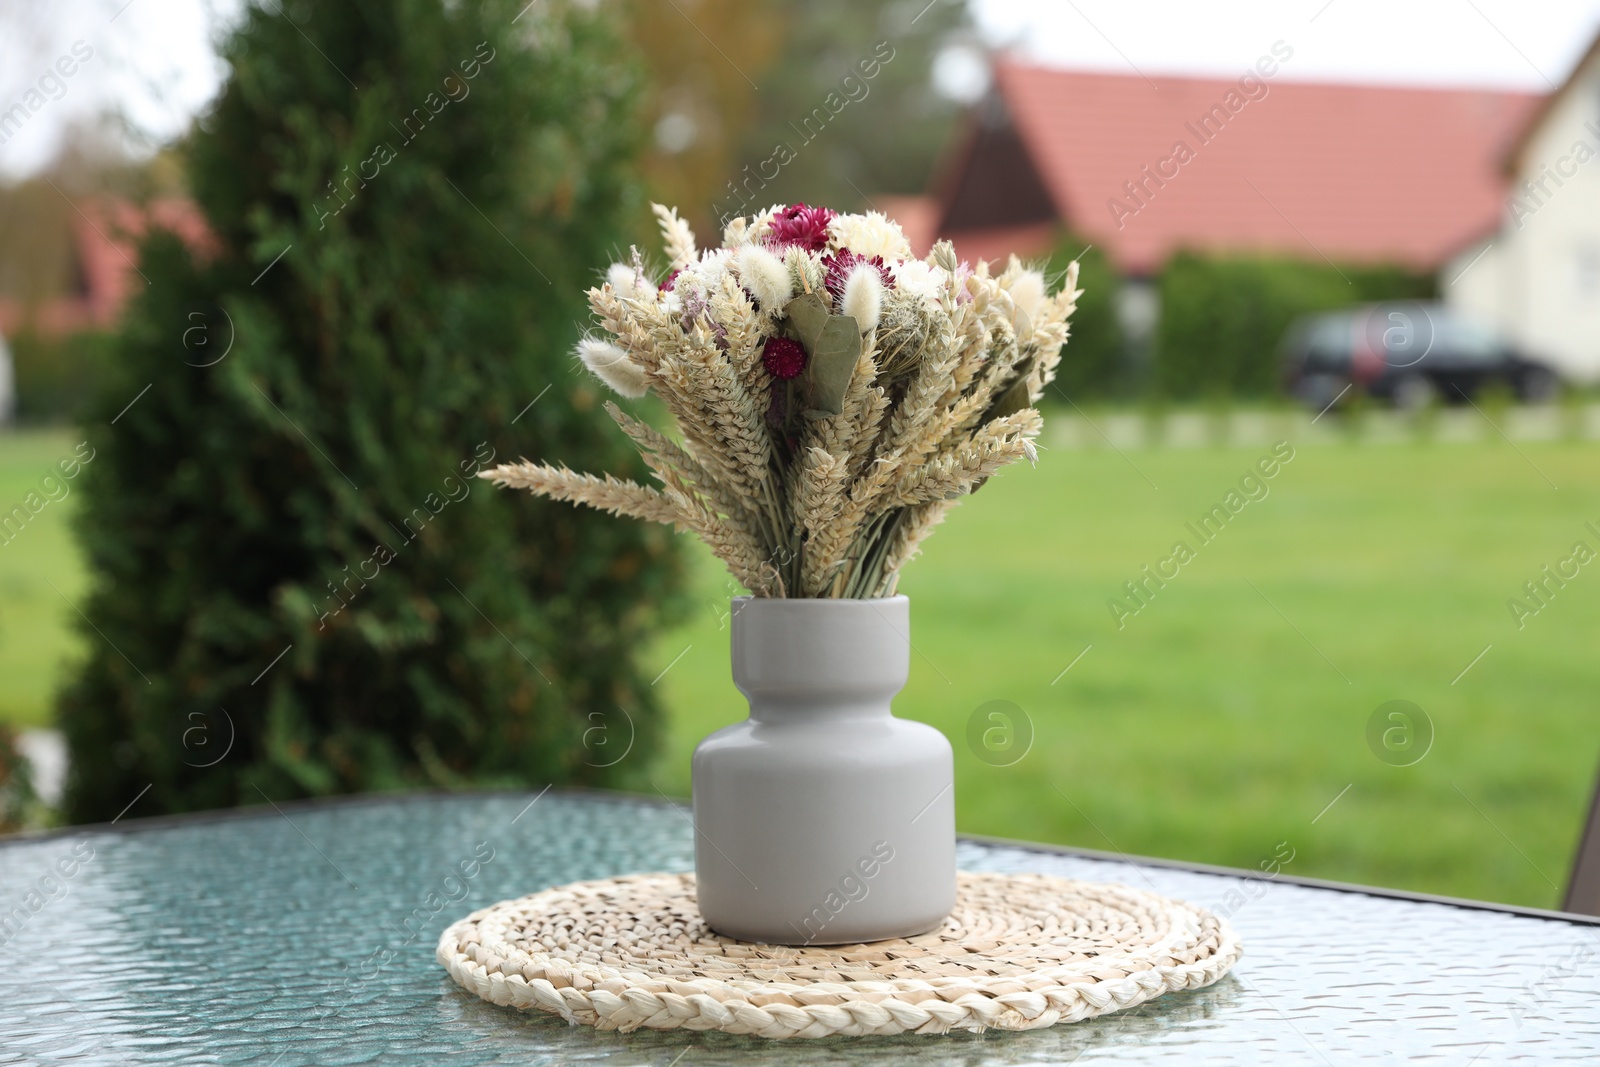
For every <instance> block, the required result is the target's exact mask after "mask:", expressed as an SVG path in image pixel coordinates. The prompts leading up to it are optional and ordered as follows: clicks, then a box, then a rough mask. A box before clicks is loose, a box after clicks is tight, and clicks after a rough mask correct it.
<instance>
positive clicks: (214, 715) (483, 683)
mask: <svg viewBox="0 0 1600 1067" xmlns="http://www.w3.org/2000/svg"><path fill="white" fill-rule="evenodd" d="M519 12H520V17H519ZM313 43H314V44H315V47H312V44H313ZM223 55H224V58H225V60H226V61H227V63H228V64H229V65H230V71H231V73H230V78H229V80H228V82H227V84H226V86H225V87H224V89H223V92H222V95H221V97H220V99H219V101H218V102H217V104H216V105H215V107H214V108H213V109H212V111H211V112H210V113H209V114H208V115H206V116H205V117H203V118H202V119H201V121H200V124H199V129H198V132H197V133H196V134H195V135H194V139H193V142H192V144H191V145H190V146H189V159H190V167H191V169H190V174H191V180H192V182H193V186H194V193H195V197H196V200H197V201H198V203H199V204H200V206H201V208H202V210H203V211H204V213H205V215H206V217H207V219H208V222H209V225H210V227H211V230H212V232H213V234H214V235H215V246H216V247H215V249H214V250H213V251H211V252H208V253H205V254H199V253H194V252H191V251H190V250H189V249H187V248H186V247H185V246H184V245H183V244H182V243H181V242H179V241H178V240H177V239H176V238H175V237H173V236H172V235H170V234H154V235H152V236H151V237H150V238H149V239H147V240H146V241H145V242H144V245H143V248H142V251H141V255H142V257H143V258H142V260H141V266H142V269H143V270H144V272H145V274H146V275H148V277H149V278H150V281H151V284H150V285H149V286H148V287H144V288H142V289H141V291H140V293H139V295H138V298H137V300H136V302H135V303H134V305H133V306H132V307H131V309H130V311H129V313H128V316H127V318H126V320H125V323H124V329H123V334H122V337H121V341H120V347H119V351H118V358H117V360H116V362H115V365H114V367H113V369H112V371H111V373H110V375H109V376H108V381H107V382H106V384H105V385H104V387H103V388H102V389H100V390H99V391H98V392H97V394H96V397H95V400H94V402H93V407H92V410H91V412H90V415H89V425H90V426H91V427H92V429H91V430H90V431H89V437H90V440H91V442H92V444H93V446H94V447H95V448H96V449H97V450H98V457H97V458H96V460H95V462H94V464H93V466H92V467H90V468H89V469H88V470H87V471H86V472H85V475H84V485H83V490H82V491H83V501H82V504H81V505H80V512H79V517H80V524H79V529H80V534H81V537H82V540H83V542H84V547H85V550H86V552H87V556H88V561H89V564H90V570H91V576H92V583H93V584H92V591H91V593H90V595H89V596H88V598H87V601H86V602H80V605H79V606H81V607H82V608H83V609H84V611H85V613H86V615H87V625H86V626H85V628H84V634H85V639H86V643H87V645H88V647H89V648H90V653H89V657H88V660H87V662H86V663H85V664H83V666H82V670H81V672H80V674H79V676H78V678H77V679H76V681H75V682H74V683H72V684H71V685H69V687H68V688H67V689H66V690H65V692H64V693H63V694H62V696H61V698H60V703H59V712H60V722H61V725H62V727H63V729H64V730H65V732H66V735H67V739H68V743H69V745H70V752H71V768H70V772H69V781H68V786H67V788H68V794H67V801H66V807H67V814H68V816H69V817H70V818H71V819H73V820H89V819H102V818H108V817H110V816H111V815H114V814H115V813H116V812H117V811H119V810H120V809H121V808H122V807H123V806H124V805H126V804H127V803H128V802H129V800H131V799H132V798H133V797H134V796H136V795H137V794H138V793H139V791H140V790H141V789H142V788H144V786H145V785H146V783H154V787H153V788H152V789H151V790H150V792H149V794H148V796H147V798H146V800H145V801H143V802H142V803H141V806H140V810H141V811H142V812H146V813H149V812H154V811H173V810H183V809H194V808H202V807H213V806H222V805H231V804H239V803H256V804H259V803H262V802H263V799H264V798H266V797H270V798H271V799H272V800H274V801H279V800H283V799H287V798H290V797H297V796H307V795H321V794H331V793H340V792H350V791H359V790H375V789H390V788H397V787H409V786H424V785H436V786H450V785H458V784H465V783H504V784H532V783H546V782H552V781H574V780H578V781H586V782H614V781H619V780H625V779H631V780H637V778H638V776H639V774H640V771H639V768H640V766H641V761H642V760H644V759H645V758H647V756H648V754H649V752H650V751H651V749H652V746H653V744H654V742H655V740H656V738H657V735H658V733H659V730H660V727H659V709H658V707H657V704H656V701H655V699H654V697H653V690H652V689H651V688H650V686H649V684H648V681H649V679H648V676H646V675H645V674H642V673H641V669H640V666H639V663H638V655H639V653H640V651H641V648H642V646H643V645H644V644H645V642H646V640H647V639H648V636H649V635H650V634H651V633H652V632H653V630H654V628H655V626H657V625H658V624H659V623H660V622H661V621H662V620H663V617H664V615H668V614H671V613H672V612H674V611H675V610H677V609H678V607H679V605H680V604H681V597H682V593H681V583H682V578H683V570H682V565H681V563H680V560H679V557H678V555H677V552H676V548H675V543H674V541H673V539H672V535H671V533H670V531H668V530H666V529H665V528H662V527H655V526H649V527H647V526H645V525H643V524H637V523H630V522H624V521H618V520H615V519H612V518H610V517H607V516H605V515H601V514H596V513H593V512H587V511H582V510H579V509H576V508H571V507H567V506H565V505H561V504H550V503H542V502H539V501H536V500H534V499H532V498H529V497H526V496H513V495H511V494H509V493H504V492H497V491H495V490H493V489H491V488H490V487H489V486H488V485H487V483H485V482H481V481H478V480H476V479H475V478H473V477H472V475H473V473H474V472H475V471H476V470H478V469H481V468H482V467H484V466H486V465H488V464H490V463H492V462H497V461H500V460H504V459H513V458H515V457H516V456H518V455H521V454H526V455H529V456H538V457H544V458H549V459H552V460H556V461H566V462H569V463H571V464H572V465H574V466H579V467H585V468H591V469H608V470H613V471H617V472H619V473H624V474H629V475H632V476H634V477H642V476H643V472H642V471H641V470H640V466H639V463H638V461H637V458H636V456H635V454H634V451H633V449H632V448H631V447H630V446H629V445H628V443H627V441H626V439H625V438H624V437H623V435H622V434H621V433H619V432H617V430H616V429H615V427H613V426H612V425H611V424H610V422H609V420H607V419H606V418H605V416H604V414H603V413H602V412H601V411H600V407H599V405H600V401H601V398H600V397H599V395H598V393H597V389H596V388H595V387H594V386H592V385H591V384H590V379H589V378H588V377H587V376H579V375H576V374H575V373H574V370H573V367H574V364H573V361H572V359H571V356H570V355H569V352H570V346H571V345H572V343H573V341H574V339H575V337H576V334H577V331H578V328H579V323H581V322H582V321H584V320H586V319H587V317H588V313H587V310H586V307H585V302H584V298H583V296H582V289H583V288H585V287H586V286H587V285H588V284H590V283H591V282H592V281H593V280H594V279H595V278H596V277H597V275H598V270H597V268H598V267H600V266H603V265H604V264H605V263H606V262H609V260H610V258H611V256H612V254H614V253H615V252H617V251H618V250H619V246H622V245H623V241H622V239H621V229H620V221H619V220H620V219H622V218H623V217H624V216H628V215H636V214H637V213H638V212H639V210H640V194H639V192H638V191H637V189H636V187H635V185H634V183H633V181H632V179H631V177H630V167H631V160H632V157H633V154H634V152H635V149H636V144H637V130H636V124H635V123H634V121H633V119H632V115H633V107H634V99H635V75H634V73H633V70H632V68H631V67H630V66H629V65H628V64H627V63H625V62H624V61H623V59H622V57H623V56H624V55H625V52H624V50H622V49H621V48H620V47H619V45H618V42H617V40H616V38H615V37H614V36H613V34H612V33H611V32H610V30H609V28H608V26H607V24H606V19H605V17H604V16H603V14H600V13H596V12H594V11H592V10H590V6H589V5H583V4H568V3H562V2H560V0H547V2H545V3H541V4H537V5H531V6H530V5H526V2H525V0H510V2H501V0H485V2H482V3H474V4H458V3H454V2H452V0H359V2H344V3H338V4H320V3H318V4H312V3H298V4H297V3H293V2H289V3H286V4H285V5H284V8H283V9H282V10H280V9H279V8H278V7H277V5H271V6H264V7H256V6H253V5H251V6H248V7H246V9H245V12H244V14H243V17H242V19H241V23H240V26H239V28H238V30H237V31H236V32H235V33H234V35H233V36H232V37H231V39H230V40H229V41H228V42H227V43H226V44H225V46H224V49H223ZM147 384H148V385H150V386H151V388H150V389H149V390H148V392H146V393H144V395H143V396H142V398H141V399H138V400H137V402H134V403H133V404H132V406H131V407H128V405H129V403H130V401H132V400H134V398H135V397H136V396H138V395H139V394H140V393H141V390H144V389H145V386H146V385H147ZM124 407H127V411H126V413H124V414H123V415H122V416H121V418H120V419H119V420H118V422H117V424H116V425H115V426H111V425H109V423H110V419H111V418H112V417H113V416H115V415H116V414H117V413H118V411H120V410H121V409H123V408H124ZM513 423H515V425H513ZM620 712H626V716H627V718H626V719H624V717H623V715H622V714H620ZM613 726H614V727H615V729H614V730H603V731H602V732H609V733H610V735H611V736H610V740H611V741H613V742H614V743H613V744H612V746H611V747H609V748H606V749H604V750H598V749H595V748H590V749H586V748H585V747H584V745H585V743H592V741H593V738H594V736H595V730H596V727H613ZM629 745H631V754H630V756H629V758H628V759H625V760H622V761H621V762H620V763H618V762H616V761H615V760H614V759H612V756H613V755H614V754H617V753H619V752H620V751H621V750H622V749H623V748H625V747H626V746H629ZM608 762H610V763H612V765H611V766H609V767H608V766H606V764H607V763H608Z"/></svg>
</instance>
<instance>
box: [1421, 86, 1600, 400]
mask: <svg viewBox="0 0 1600 1067" xmlns="http://www.w3.org/2000/svg"><path fill="white" fill-rule="evenodd" d="M1522 160H1523V165H1522V170H1521V172H1520V173H1519V174H1518V175H1517V176H1516V178H1515V180H1514V182H1513V185H1512V187H1511V189H1510V193H1509V196H1508V201H1507V205H1506V215H1505V222H1504V224H1503V226H1502V227H1501V230H1500V233H1499V235H1498V236H1497V237H1496V238H1495V240H1494V243H1493V246H1492V247H1491V248H1490V250H1489V251H1488V252H1487V253H1486V254H1485V255H1484V256H1483V258H1482V259H1481V260H1479V261H1477V262H1476V263H1472V262H1471V260H1472V257H1473V256H1474V255H1476V254H1477V252H1478V251H1479V249H1480V248H1481V247H1482V246H1481V245H1480V246H1477V247H1474V248H1471V249H1468V250H1467V251H1466V252H1464V253H1463V254H1462V255H1461V256H1459V257H1457V259H1456V260H1455V261H1453V262H1452V263H1450V264H1448V265H1447V266H1446V267H1445V269H1444V271H1443V272H1442V273H1441V277H1440V283H1441V285H1440V287H1441V289H1442V290H1443V291H1444V295H1445V299H1446V300H1448V301H1449V302H1450V303H1451V304H1453V305H1455V306H1457V307H1460V308H1462V309H1463V310H1466V311H1469V312H1472V313H1475V314H1477V315H1478V316H1480V317H1482V318H1484V319H1486V320H1488V321H1489V322H1491V323H1493V324H1495V325H1497V326H1499V327H1500V329H1501V330H1502V331H1503V332H1504V333H1506V334H1507V335H1508V336H1509V337H1510V338H1511V339H1512V340H1513V341H1515V342H1516V343H1517V344H1518V345H1519V346H1520V347H1521V348H1522V349H1523V350H1525V351H1526V352H1527V353H1528V354H1529V355H1532V356H1535V357H1538V358H1542V359H1545V360H1547V361H1549V362H1550V363H1551V364H1552V365H1554V366H1555V367H1557V368H1558V369H1560V370H1561V371H1562V372H1563V373H1565V374H1566V375H1567V376H1569V377H1571V378H1573V379H1576V380H1579V381H1595V380H1600V58H1597V59H1591V60H1590V62H1589V64H1588V65H1587V67H1586V68H1585V69H1584V70H1582V71H1580V72H1578V73H1576V74H1575V75H1574V76H1573V79H1572V82H1571V83H1570V84H1569V85H1568V87H1567V88H1566V90H1565V91H1564V92H1562V93H1561V94H1560V95H1559V96H1558V97H1557V98H1556V100H1555V101H1554V105H1553V106H1552V107H1551V109H1550V111H1549V112H1548V113H1547V114H1546V115H1545V116H1544V118H1543V121H1542V122H1541V123H1540V125H1539V127H1538V129H1537V130H1536V131H1535V133H1534V135H1533V137H1532V138H1531V140H1530V141H1529V142H1528V144H1527V146H1526V148H1525V150H1524V152H1523V154H1522ZM1469 264H1470V265H1469Z"/></svg>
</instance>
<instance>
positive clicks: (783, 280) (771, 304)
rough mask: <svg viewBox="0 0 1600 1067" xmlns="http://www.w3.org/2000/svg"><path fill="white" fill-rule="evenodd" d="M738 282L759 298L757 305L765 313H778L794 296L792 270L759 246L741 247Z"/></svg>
mask: <svg viewBox="0 0 1600 1067" xmlns="http://www.w3.org/2000/svg"><path fill="white" fill-rule="evenodd" d="M739 280H740V281H741V282H742V283H744V287H745V288H746V289H748V290H750V295H751V296H753V297H755V298H756V306H757V307H759V308H760V309H761V310H762V311H778V310H780V309H782V308H783V306H784V305H785V304H787V303H788V302H789V298H790V297H792V296H793V295H794V285H793V283H792V282H791V281H790V279H789V268H788V267H786V266H784V264H783V260H781V259H779V258H778V257H777V256H775V255H773V254H772V253H771V252H768V251H767V250H766V249H765V248H763V247H761V246H760V245H755V244H750V245H743V246H741V247H740V249H739Z"/></svg>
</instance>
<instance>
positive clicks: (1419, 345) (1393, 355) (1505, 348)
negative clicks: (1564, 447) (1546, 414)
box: [1281, 303, 1561, 409]
mask: <svg viewBox="0 0 1600 1067" xmlns="http://www.w3.org/2000/svg"><path fill="white" fill-rule="evenodd" d="M1281 354H1282V357H1283V368H1284V384H1285V385H1286V387H1287V388H1288V390H1289V392H1290V393H1292V394H1293V395H1294V396H1296V397H1298V398H1300V399H1301V400H1302V401H1304V402H1305V403H1307V404H1309V405H1311V406H1313V407H1316V408H1319V409H1320V408H1324V407H1326V406H1328V405H1329V404H1332V403H1334V401H1335V400H1337V399H1339V398H1340V397H1341V396H1344V397H1346V398H1348V396H1349V393H1353V392H1354V391H1355V390H1361V391H1363V392H1365V393H1367V394H1368V395H1371V396H1375V397H1381V398H1383V399H1386V400H1389V401H1391V402H1392V403H1393V404H1394V405H1395V406H1396V407H1399V408H1406V409H1414V408H1419V407H1423V406H1424V405H1426V404H1428V403H1431V402H1433V401H1435V400H1437V401H1439V402H1441V403H1460V402H1462V401H1463V400H1466V399H1471V398H1474V397H1476V395H1477V394H1478V393H1479V392H1481V391H1482V390H1484V389H1485V388H1487V387H1496V386H1498V387H1502V388H1505V389H1508V390H1509V391H1510V392H1512V393H1513V394H1514V395H1515V396H1517V397H1518V398H1519V399H1521V400H1524V401H1526V402H1529V403H1536V404H1537V403H1545V402H1548V401H1550V400H1553V399H1554V398H1555V396H1556V394H1557V393H1558V392H1559V391H1560V388H1561V382H1560V379H1559V378H1558V377H1557V376H1556V374H1555V372H1554V371H1552V370H1551V369H1550V368H1549V367H1547V366H1545V365H1544V364H1543V363H1540V362H1538V361H1536V360H1532V359H1529V358H1527V357H1525V356H1523V355H1522V354H1521V353H1519V352H1517V351H1516V350H1515V349H1514V348H1513V347H1512V346H1511V345H1510V344H1509V343H1507V342H1506V341H1505V340H1504V339H1502V338H1501V337H1499V336H1498V335H1497V334H1495V332H1494V331H1493V330H1490V329H1489V328H1488V327H1486V326H1483V325H1481V324H1480V323H1478V322H1476V321H1475V320H1473V319H1471V318H1468V317H1467V316H1465V315H1463V314H1462V313H1461V312H1459V311H1456V310H1454V309H1453V308H1449V307H1446V306H1445V305H1443V304H1435V303H1396V304H1369V305H1367V306H1364V307H1358V308H1351V309H1348V310H1345V311H1332V312H1324V313H1322V314H1318V315H1307V316H1305V317H1303V318H1301V319H1299V320H1297V321H1296V322H1295V323H1294V325H1293V326H1291V327H1290V328H1289V331H1288V333H1287V334H1285V335H1284V339H1283V344H1282V346H1281ZM1352 387H1354V388H1352ZM1347 390H1348V392H1347Z"/></svg>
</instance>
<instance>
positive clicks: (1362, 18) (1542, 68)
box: [0, 0, 1600, 177]
mask: <svg viewBox="0 0 1600 1067" xmlns="http://www.w3.org/2000/svg"><path fill="white" fill-rule="evenodd" d="M269 2H270V0H269ZM676 2H677V3H678V4H679V6H680V7H681V8H682V10H683V11H684V12H686V13H687V14H688V15H689V16H691V17H692V16H693V14H694V9H695V6H696V5H695V3H694V0H676ZM907 2H908V3H909V2H912V0H907ZM934 2H935V3H950V2H955V0H934ZM973 9H974V11H975V13H976V15H977V19H978V22H979V25H980V27H981V29H982V32H983V35H984V37H985V39H986V41H987V42H988V43H990V44H991V45H995V46H1005V47H1011V48H1012V49H1014V50H1016V51H1019V52H1021V53H1022V54H1024V55H1025V56H1028V57H1030V58H1033V59H1036V60H1038V61H1040V62H1045V63H1051V64H1058V65H1063V66H1074V67H1080V68H1090V69H1095V70H1109V71H1123V72H1126V73H1129V74H1134V73H1141V74H1145V75H1147V76H1148V75H1151V74H1157V73H1191V74H1220V75H1228V74H1236V73H1238V72H1239V71H1242V70H1244V68H1245V67H1247V66H1249V65H1250V64H1252V63H1254V62H1255V60H1256V57H1258V56H1260V55H1262V54H1263V53H1265V52H1266V51H1267V50H1268V49H1269V48H1270V47H1271V45H1272V43H1273V42H1274V41H1277V40H1283V41H1285V42H1287V43H1288V44H1290V45H1291V46H1292V47H1293V48H1294V60H1293V63H1292V65H1291V66H1286V67H1285V68H1284V74H1283V76H1285V77H1290V78H1294V79H1299V80H1308V79H1309V80H1320V81H1326V80H1341V81H1348V80H1360V81H1369V82H1388V83H1405V84H1424V85H1488V86H1501V87H1507V88H1518V89H1528V90H1534V91H1548V90H1549V89H1551V88H1553V87H1555V86H1557V85H1559V84H1561V82H1562V81H1563V80H1564V79H1565V78H1566V76H1567V74H1568V72H1569V71H1570V70H1571V68H1572V66H1573V65H1574V63H1576V61H1577V60H1578V58H1579V57H1580V56H1581V55H1582V54H1583V52H1584V50H1585V49H1586V48H1587V47H1588V45H1589V43H1590V42H1591V41H1592V40H1593V39H1594V37H1595V35H1596V34H1597V33H1600V0H973ZM237 10H238V0H131V2H130V0H0V112H3V111H5V110H7V109H9V108H10V107H11V106H12V105H13V104H16V103H19V102H22V101H23V99H24V96H25V94H27V93H28V92H29V90H30V89H39V88H41V86H40V80H41V78H43V79H45V84H44V86H43V87H42V92H41V96H43V97H44V98H45V103H44V104H43V106H42V107H40V108H39V110H38V111H37V112H36V113H30V115H29V118H28V120H27V122H26V123H25V125H24V126H23V128H22V129H21V131H20V132H18V133H16V134H15V135H13V136H11V137H10V138H8V139H6V140H5V141H4V143H0V176H5V177H16V176H19V175H23V174H26V173H28V172H30V171H32V170H35V169H37V168H38V167H40V166H42V165H43V164H45V163H47V162H48V161H49V160H50V159H51V158H53V157H54V155H55V154H56V153H57V152H58V151H59V150H60V147H61V145H62V143H63V139H64V138H66V137H68V136H70V135H71V134H70V130H71V128H72V126H73V124H74V123H82V122H86V121H89V120H91V119H92V118H93V117H94V116H96V115H98V114H101V113H104V112H106V111H107V110H110V109H113V108H120V109H121V110H122V112H123V113H124V114H125V115H126V116H127V117H128V118H129V119H131V120H132V123H133V124H134V125H135V126H137V127H138V128H140V129H143V130H148V131H150V132H152V133H153V134H154V135H156V136H157V137H171V136H175V135H176V134H178V133H180V132H181V131H182V130H183V129H184V127H185V126H186V125H187V123H188V122H189V120H190V118H191V117H192V116H193V114H194V113H195V111H196V110H198V109H200V108H202V107H204V105H205V103H206V101H208V100H209V99H210V98H211V97H212V96H213V95H214V94H215V92H216V91H217V87H218V85H219V84H220V80H221V78H222V76H223V74H224V71H223V69H222V66H221V64H220V63H218V62H217V59H216V57H215V55H214V53H213V52H212V49H211V46H210V41H211V39H212V35H213V33H214V30H215V28H216V27H217V26H219V25H222V24H225V23H226V22H227V21H228V20H230V18H231V17H232V15H233V13H234V12H236V11H237ZM80 42H81V43H80ZM74 44H78V47H79V52H80V53H81V52H82V51H84V50H92V52H93V56H92V58H90V59H89V60H87V61H83V62H81V63H77V66H78V69H77V70H76V72H75V73H74V74H73V75H72V76H71V77H67V78H61V79H60V80H59V86H60V88H59V89H58V88H57V85H58V83H57V82H56V81H55V80H54V79H53V78H52V77H51V75H50V74H49V71H50V70H51V68H52V67H53V65H54V64H55V63H56V61H57V60H58V59H59V58H61V57H63V56H71V55H72V48H73V46H74ZM73 65H74V63H73V62H69V63H68V64H67V66H68V67H72V66H73ZM939 73H940V80H941V84H943V85H945V86H946V87H947V88H948V89H949V90H951V91H953V92H960V93H971V92H974V91H976V90H978V89H981V87H982V75H981V72H980V71H978V70H975V69H974V65H973V64H972V63H970V62H962V61H961V59H960V57H959V56H952V57H950V58H949V59H948V60H947V61H946V62H945V63H943V64H941V66H940V71H939ZM34 99H35V100H37V99H38V98H37V97H35V98H34Z"/></svg>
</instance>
